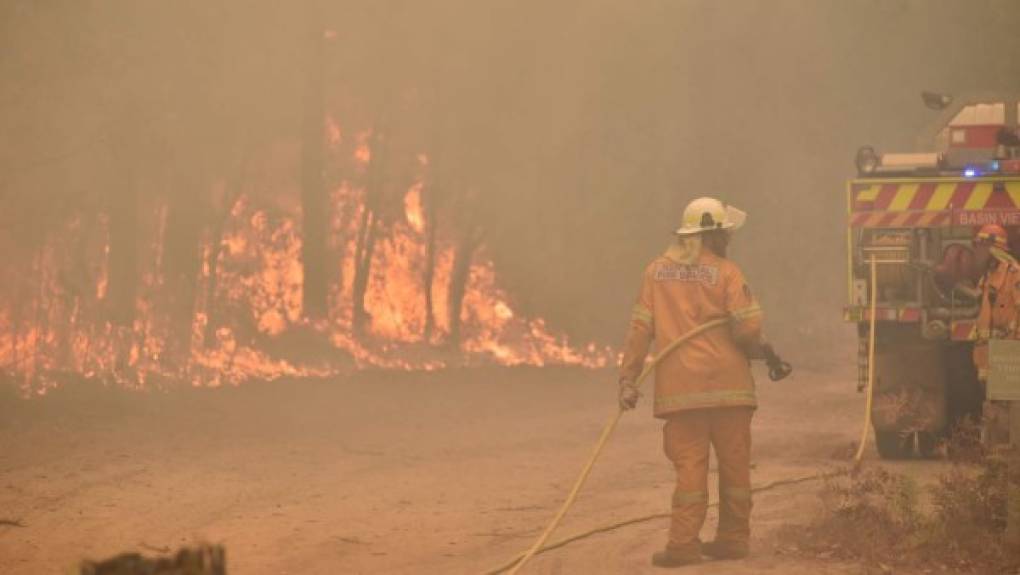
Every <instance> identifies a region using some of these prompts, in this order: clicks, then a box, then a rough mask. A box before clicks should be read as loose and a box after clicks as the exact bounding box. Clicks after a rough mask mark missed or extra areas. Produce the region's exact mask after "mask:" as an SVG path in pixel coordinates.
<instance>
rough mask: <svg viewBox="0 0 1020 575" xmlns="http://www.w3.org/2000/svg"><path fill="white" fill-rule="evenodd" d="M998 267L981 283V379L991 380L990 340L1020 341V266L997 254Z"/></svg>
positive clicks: (977, 354)
mask: <svg viewBox="0 0 1020 575" xmlns="http://www.w3.org/2000/svg"><path fill="white" fill-rule="evenodd" d="M995 256H996V264H995V267H993V268H992V269H990V270H989V271H988V272H987V273H986V274H985V275H984V277H982V278H981V282H980V283H979V284H978V285H979V287H980V288H981V311H980V312H979V313H978V320H977V341H975V342H974V365H975V366H976V367H977V371H978V378H979V379H981V380H982V381H984V380H986V379H987V378H988V340H990V339H1020V264H1017V261H1016V260H1015V259H1013V257H1012V256H1010V255H1009V254H1005V253H996V254H995Z"/></svg>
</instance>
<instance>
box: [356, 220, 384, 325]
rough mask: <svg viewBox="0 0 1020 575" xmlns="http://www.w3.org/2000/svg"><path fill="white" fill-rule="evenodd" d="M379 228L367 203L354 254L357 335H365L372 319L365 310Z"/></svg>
mask: <svg viewBox="0 0 1020 575" xmlns="http://www.w3.org/2000/svg"><path fill="white" fill-rule="evenodd" d="M377 228H378V223H377V222H376V215H375V211H374V210H373V209H372V208H370V207H369V206H368V204H367V203H366V205H365V211H364V214H363V215H362V218H361V230H360V231H359V233H358V245H357V249H356V250H355V254H354V284H353V287H352V294H351V297H352V298H353V299H354V302H353V317H352V321H353V324H354V325H353V328H354V332H355V333H357V334H361V333H363V331H364V328H365V325H366V324H367V323H368V321H369V320H370V319H371V318H370V316H369V314H368V310H367V309H365V294H366V293H367V292H368V280H369V276H370V275H371V274H372V254H373V253H374V252H375V239H376V229H377Z"/></svg>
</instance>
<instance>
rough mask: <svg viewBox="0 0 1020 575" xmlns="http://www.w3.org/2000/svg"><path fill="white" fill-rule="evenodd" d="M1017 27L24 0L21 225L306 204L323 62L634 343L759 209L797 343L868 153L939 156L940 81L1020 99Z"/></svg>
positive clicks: (901, 13)
mask: <svg viewBox="0 0 1020 575" xmlns="http://www.w3.org/2000/svg"><path fill="white" fill-rule="evenodd" d="M1018 22H1020V6H1018V5H1017V4H1016V3H1015V2H1011V1H1009V0H986V1H963V0H960V1H945V2H928V1H924V0H881V1H880V0H859V1H855V2H844V1H838V0H831V1H824V2H822V1H817V0H800V1H792V0H786V1H777V2H756V1H746V2H725V3H722V2H714V1H708V0H705V1H684V2H676V1H658V2H655V1H645V2H610V1H595V2H592V1H564V2H552V3H550V2H543V1H537V0H529V1H523V2H475V1H467V0H461V1H453V0H435V1H429V2H412V1H403V2H398V1H385V2H384V1H373V2H340V3H334V2H314V1H309V2H293V3H280V2H247V1H246V2H240V1H237V2H172V3H166V2H163V3H157V2H150V3H138V2H127V1H125V2H99V3H91V2H77V1H66V2H49V3H38V2H29V1H20V2H6V3H4V4H3V6H2V7H0V77H2V78H3V81H2V82H0V103H2V106H0V133H2V134H3V137H2V139H0V167H2V169H0V198H2V201H3V206H4V209H3V211H2V213H0V234H2V236H0V241H2V245H3V246H4V248H3V249H4V254H5V257H6V258H7V259H8V260H9V261H10V262H14V263H19V262H20V263H22V264H25V265H27V263H28V262H30V261H31V258H32V254H33V248H34V247H35V246H38V245H39V243H40V242H42V241H43V240H44V238H45V235H46V234H47V233H50V232H52V231H54V230H58V229H60V226H61V225H62V222H63V221H64V219H65V218H66V217H67V216H68V215H69V214H71V213H73V212H74V211H75V210H86V211H88V210H92V211H102V210H104V209H113V208H111V206H109V204H110V203H112V202H113V201H114V199H115V198H116V197H117V194H116V193H115V191H116V190H118V189H123V188H124V187H126V186H127V187H134V189H136V190H138V193H139V195H140V198H141V202H142V203H141V206H142V207H143V208H144V206H145V205H146V201H147V199H153V198H173V197H178V198H179V197H182V195H184V196H185V197H188V198H195V201H194V206H195V208H194V209H195V210H196V212H197V211H200V210H202V209H204V208H203V207H202V206H204V205H207V202H206V201H205V196H207V195H209V194H210V193H211V192H210V191H209V190H212V189H214V183H215V182H218V181H222V180H224V179H229V178H231V177H232V176H233V175H234V174H236V173H237V172H238V171H239V170H242V169H247V170H248V173H249V174H254V176H249V178H254V179H255V180H257V182H256V183H255V184H254V185H252V186H251V187H250V188H251V190H255V191H257V192H258V193H261V194H263V195H264V196H265V197H267V198H272V199H274V200H275V201H278V202H279V203H281V204H283V205H293V204H297V203H298V201H299V197H300V191H299V190H300V174H299V161H298V160H297V159H296V158H295V157H294V153H293V146H292V145H289V144H288V143H292V142H293V141H295V140H297V139H298V138H299V137H300V131H301V119H302V115H303V106H305V105H306V100H305V98H306V94H307V78H308V77H309V76H310V73H312V72H314V71H315V70H314V69H312V70H310V67H312V66H321V70H320V71H321V85H322V98H323V102H324V107H325V110H326V111H327V112H328V113H329V114H330V115H331V116H333V117H335V118H336V119H337V120H338V122H340V124H341V126H342V128H343V129H349V130H352V131H354V130H364V129H369V128H372V129H375V130H384V131H385V134H386V138H387V140H388V142H389V144H388V145H389V146H390V149H391V150H392V153H393V157H394V158H395V159H394V160H393V161H392V162H390V164H389V167H388V169H387V172H386V174H384V175H383V176H382V177H384V178H386V179H387V181H388V182H391V183H390V184H388V185H392V186H395V187H399V186H401V185H403V184H404V183H405V180H406V174H405V173H406V171H407V170H409V169H410V168H409V167H408V166H407V165H406V164H407V163H408V162H404V161H402V160H400V158H414V157H415V155H416V154H417V153H425V154H427V155H428V157H429V159H430V166H431V169H432V177H433V178H434V180H435V181H434V182H433V184H434V185H435V186H437V187H438V188H439V189H441V190H444V192H445V193H446V194H447V197H448V198H459V199H458V200H457V201H459V202H461V203H459V204H458V203H456V202H455V201H454V200H452V199H451V200H449V201H450V202H451V204H450V205H452V206H455V208H450V210H451V211H453V212H457V211H461V212H463V213H467V214H470V216H469V218H470V219H471V220H472V221H476V222H478V224H479V227H480V228H481V230H482V231H483V233H484V242H485V245H486V246H487V249H488V250H489V253H491V255H492V257H493V258H494V259H495V261H496V265H497V271H498V273H499V274H500V276H501V278H502V281H503V282H504V284H505V285H506V287H507V288H508V291H509V292H510V293H512V294H514V296H515V297H516V298H517V300H518V303H519V304H520V305H522V306H523V307H524V309H525V310H526V311H528V312H530V313H534V314H537V315H541V316H544V317H546V318H548V319H549V322H550V323H551V324H552V325H555V326H559V327H561V328H563V329H566V330H568V331H569V332H571V333H572V334H573V335H574V336H576V337H578V338H581V339H599V340H603V341H606V342H610V343H618V341H619V338H620V336H621V335H622V330H623V327H624V325H625V321H626V319H627V315H628V310H629V307H630V301H631V299H632V298H633V296H634V292H635V290H636V288H637V282H638V277H639V273H640V270H641V269H642V267H643V266H644V265H645V264H646V263H647V261H648V260H649V259H650V258H651V257H653V256H654V255H655V254H656V253H657V252H658V251H660V250H661V249H662V248H663V247H664V245H665V244H666V243H667V242H668V241H669V239H670V237H669V230H670V229H671V227H672V226H673V225H674V224H675V222H676V220H677V219H678V217H679V213H680V211H681V209H682V207H683V205H684V204H685V203H686V202H687V201H688V200H690V199H692V198H694V197H697V196H701V195H715V196H720V197H722V198H724V199H726V200H729V201H731V202H733V203H734V204H735V205H738V206H740V207H741V208H743V209H745V210H746V211H748V212H749V213H750V220H749V225H748V226H747V228H746V229H745V230H744V231H743V232H742V233H741V235H740V237H739V239H738V240H737V242H736V243H735V245H734V248H733V255H734V257H735V258H736V259H737V260H738V261H739V262H740V263H742V264H743V265H744V267H745V269H746V271H747V273H748V275H749V277H750V279H751V281H752V283H753V285H754V287H755V289H756V291H757V292H758V293H759V295H760V296H761V299H762V300H763V303H764V304H765V306H766V310H767V313H768V314H769V318H770V319H769V326H770V330H771V331H772V333H773V336H774V337H775V338H776V339H777V340H779V341H780V342H781V343H784V344H786V345H788V346H789V345H793V344H794V343H795V342H797V341H799V340H801V339H802V338H805V337H812V338H818V337H826V338H828V337H837V336H838V335H839V334H842V333H844V332H845V331H846V330H847V329H848V328H846V327H845V326H843V325H842V324H841V323H840V321H839V318H840V310H839V308H840V306H841V305H842V303H843V298H844V295H845V288H844V285H845V278H844V273H845V272H844V270H845V264H844V259H843V258H844V238H845V197H844V193H845V192H844V180H845V179H846V178H847V177H849V176H851V175H852V157H853V152H854V150H855V149H856V148H857V147H858V146H860V145H862V144H866V143H868V144H873V145H875V146H876V147H878V148H879V149H890V150H891V149H897V150H909V149H912V148H914V147H915V146H916V135H917V134H918V133H919V132H921V131H922V130H923V129H924V128H926V127H927V123H928V122H930V121H932V120H933V119H934V115H933V113H932V112H931V111H929V110H926V109H925V108H924V107H923V106H922V105H921V102H920V99H919V93H920V91H921V90H924V89H928V90H937V91H944V92H948V93H956V94H962V93H965V92H973V91H1006V92H1009V91H1013V92H1016V91H1020V60H1018V59H1017V58H1016V54H1018V53H1020V37H1018V36H1017V34H1016V33H1015V32H1016V25H1017V23H1018ZM319 43H321V45H319V46H318V48H315V46H316V44H319ZM316 49H321V50H322V52H321V58H319V59H316V58H315V57H313V55H314V54H315V53H316ZM253 164H255V165H257V167H256V168H251V166H252V165H253ZM244 166H248V168H244ZM327 176H328V174H327ZM327 181H328V177H327ZM111 190H113V191H114V192H111ZM210 201H212V200H210ZM450 225H454V224H450ZM11 269H17V267H16V266H15V267H14V268H11ZM5 279H9V278H5ZM848 353H849V352H848ZM792 355H796V353H794V354H792Z"/></svg>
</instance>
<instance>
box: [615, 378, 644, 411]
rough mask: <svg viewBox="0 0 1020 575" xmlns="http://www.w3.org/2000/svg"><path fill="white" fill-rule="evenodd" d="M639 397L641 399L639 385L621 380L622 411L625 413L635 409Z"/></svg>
mask: <svg viewBox="0 0 1020 575" xmlns="http://www.w3.org/2000/svg"><path fill="white" fill-rule="evenodd" d="M639 397H641V392H640V391H638V388H637V385H635V384H634V382H633V381H630V380H628V379H621V380H620V396H619V399H620V409H622V410H624V411H626V410H628V409H634V407H635V406H636V405H637V402H638V398H639Z"/></svg>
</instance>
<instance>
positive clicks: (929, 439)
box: [917, 431, 939, 459]
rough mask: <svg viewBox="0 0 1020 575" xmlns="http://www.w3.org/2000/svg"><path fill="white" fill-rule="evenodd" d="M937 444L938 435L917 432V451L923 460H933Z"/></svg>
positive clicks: (928, 432)
mask: <svg viewBox="0 0 1020 575" xmlns="http://www.w3.org/2000/svg"><path fill="white" fill-rule="evenodd" d="M938 444H939V436H938V434H935V433H932V432H930V431H918V432H917V451H918V453H919V454H920V455H921V457H923V458H924V459H934V458H935V457H936V455H937V454H936V449H937V448H938Z"/></svg>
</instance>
